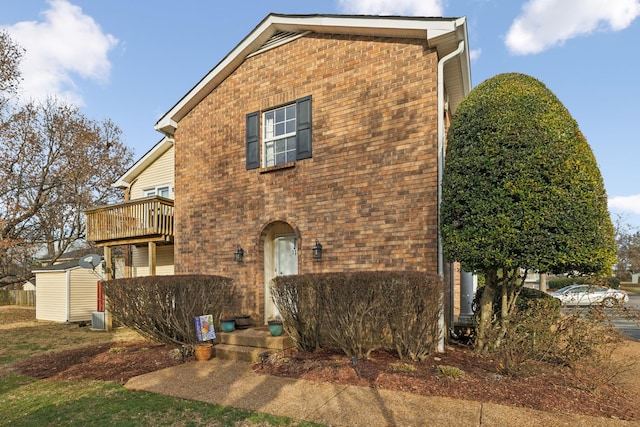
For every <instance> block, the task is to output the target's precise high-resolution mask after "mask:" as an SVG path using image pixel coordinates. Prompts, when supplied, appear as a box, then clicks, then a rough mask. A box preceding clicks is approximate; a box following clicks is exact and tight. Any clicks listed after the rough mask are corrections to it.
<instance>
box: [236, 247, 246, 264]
mask: <svg viewBox="0 0 640 427" xmlns="http://www.w3.org/2000/svg"><path fill="white" fill-rule="evenodd" d="M234 255H235V256H236V262H242V260H243V258H244V249H242V247H240V245H238V249H237V250H236V252H235V254H234Z"/></svg>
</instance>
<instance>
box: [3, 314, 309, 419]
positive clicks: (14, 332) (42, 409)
mask: <svg viewBox="0 0 640 427" xmlns="http://www.w3.org/2000/svg"><path fill="white" fill-rule="evenodd" d="M140 339H141V338H140V336H139V335H137V334H136V333H134V332H132V331H130V330H127V329H118V330H116V331H112V332H96V331H91V330H90V329H89V328H87V327H84V328H80V327H78V325H64V324H57V323H52V322H37V321H35V310H34V309H33V308H22V307H14V306H0V342H2V346H1V347H0V401H1V402H2V405H0V425H11V426H34V425H37V426H58V425H69V426H86V425H103V426H144V425H153V426H170V425H171V426H174V425H182V426H205V425H206V426H238V425H241V426H317V424H313V423H307V422H298V421H294V420H291V419H288V418H283V417H275V416H272V415H268V414H262V413H257V412H251V411H246V410H239V409H234V408H228V407H223V406H219V405H212V404H206V403H202V402H195V401H189V400H184V399H175V398H171V397H167V396H163V395H157V394H152V393H147V392H139V391H131V390H127V389H125V388H124V387H122V386H120V385H118V384H117V383H116V382H112V381H96V380H72V381H67V380H51V379H47V380H37V379H34V378H30V377H27V376H24V375H19V374H17V373H16V372H15V371H13V370H12V369H11V367H12V365H13V364H15V363H16V362H20V361H24V360H27V359H28V358H30V357H31V356H37V355H42V354H44V353H46V352H52V351H63V350H71V349H75V348H79V347H83V346H86V345H93V344H103V343H108V342H118V341H134V340H140Z"/></svg>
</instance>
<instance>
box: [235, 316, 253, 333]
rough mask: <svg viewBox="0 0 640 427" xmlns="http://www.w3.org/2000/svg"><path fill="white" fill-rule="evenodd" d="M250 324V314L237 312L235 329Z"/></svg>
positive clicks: (246, 326)
mask: <svg viewBox="0 0 640 427" xmlns="http://www.w3.org/2000/svg"><path fill="white" fill-rule="evenodd" d="M250 324H251V316H250V315H249V314H239V315H237V316H236V329H247V328H248V327H249V325H250Z"/></svg>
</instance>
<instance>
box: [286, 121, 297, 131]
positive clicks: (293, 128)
mask: <svg viewBox="0 0 640 427" xmlns="http://www.w3.org/2000/svg"><path fill="white" fill-rule="evenodd" d="M286 125H287V131H286V132H287V133H291V132H295V131H296V121H295V120H289V121H288V122H287V123H286Z"/></svg>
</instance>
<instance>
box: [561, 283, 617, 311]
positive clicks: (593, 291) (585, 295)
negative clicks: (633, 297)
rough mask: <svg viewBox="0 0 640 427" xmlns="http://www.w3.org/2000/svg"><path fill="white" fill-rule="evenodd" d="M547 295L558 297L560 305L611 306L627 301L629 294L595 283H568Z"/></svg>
mask: <svg viewBox="0 0 640 427" xmlns="http://www.w3.org/2000/svg"><path fill="white" fill-rule="evenodd" d="M549 295H551V296H553V297H555V298H558V299H559V300H560V302H561V303H562V305H593V304H602V305H603V306H605V307H607V308H611V307H613V306H615V305H617V304H624V303H626V302H628V301H629V295H627V293H626V292H625V291H623V290H620V289H611V288H605V287H604V286H597V285H570V286H565V287H564V288H562V289H558V290H557V291H555V292H551V293H550V294H549Z"/></svg>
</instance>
